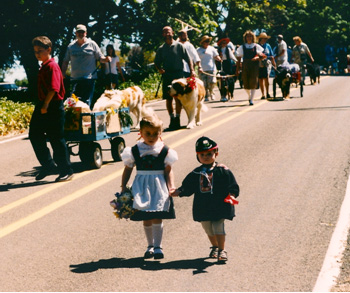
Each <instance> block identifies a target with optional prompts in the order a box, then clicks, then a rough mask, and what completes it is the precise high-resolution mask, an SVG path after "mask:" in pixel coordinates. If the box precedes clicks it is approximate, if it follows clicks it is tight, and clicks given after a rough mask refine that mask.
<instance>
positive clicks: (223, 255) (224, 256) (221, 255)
mask: <svg viewBox="0 0 350 293" xmlns="http://www.w3.org/2000/svg"><path fill="white" fill-rule="evenodd" d="M226 261H227V252H226V251H225V250H219V253H218V262H219V263H225V262H226Z"/></svg>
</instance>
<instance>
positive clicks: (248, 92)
mask: <svg viewBox="0 0 350 293" xmlns="http://www.w3.org/2000/svg"><path fill="white" fill-rule="evenodd" d="M245 91H246V92H247V95H248V99H250V90H247V89H246V90H245Z"/></svg>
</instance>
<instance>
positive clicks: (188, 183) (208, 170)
mask: <svg viewBox="0 0 350 293" xmlns="http://www.w3.org/2000/svg"><path fill="white" fill-rule="evenodd" d="M196 153H197V160H198V161H199V162H200V163H201V164H202V165H201V166H200V167H197V168H196V169H194V170H193V171H192V172H191V173H189V174H188V175H187V176H186V178H185V179H184V181H183V182H182V186H181V187H180V188H179V189H177V190H175V191H174V192H173V193H172V194H171V195H172V196H180V197H182V196H190V195H192V194H193V193H194V200H193V209H192V211H193V219H194V220H195V221H197V222H200V223H201V224H202V227H203V229H204V231H205V233H206V234H207V235H208V238H209V241H210V243H211V245H212V247H211V251H210V254H209V257H210V258H217V259H218V262H220V263H225V262H226V261H227V253H226V251H225V235H226V234H225V226H224V222H225V219H229V220H232V219H233V217H234V216H235V209H234V206H233V204H235V203H237V202H236V201H235V199H234V198H236V197H238V195H239V186H238V184H237V182H236V180H235V177H234V176H233V174H232V172H231V171H230V170H229V169H228V168H227V167H226V166H225V165H222V164H218V163H217V162H216V161H215V160H216V157H217V156H218V154H219V152H218V145H217V144H216V142H215V141H213V140H211V139H210V138H208V137H205V136H203V137H201V138H199V139H198V140H197V142H196Z"/></svg>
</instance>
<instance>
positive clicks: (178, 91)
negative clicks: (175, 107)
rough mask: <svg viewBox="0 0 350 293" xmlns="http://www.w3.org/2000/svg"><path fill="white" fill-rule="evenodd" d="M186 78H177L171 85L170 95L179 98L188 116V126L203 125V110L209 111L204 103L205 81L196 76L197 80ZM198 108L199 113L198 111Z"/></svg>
mask: <svg viewBox="0 0 350 293" xmlns="http://www.w3.org/2000/svg"><path fill="white" fill-rule="evenodd" d="M190 83H192V84H190ZM190 83H189V82H188V79H186V78H180V79H175V80H173V81H172V83H171V85H170V86H169V94H170V96H172V97H174V98H176V99H179V100H180V102H181V104H182V106H183V108H184V109H185V112H186V114H187V117H188V123H187V127H186V128H189V129H190V128H193V127H195V126H196V125H198V126H200V125H202V122H201V111H202V110H203V111H207V110H208V108H207V106H205V105H204V97H205V88H204V84H203V82H202V81H201V80H200V79H199V78H196V79H195V82H193V81H190ZM196 110H197V113H196Z"/></svg>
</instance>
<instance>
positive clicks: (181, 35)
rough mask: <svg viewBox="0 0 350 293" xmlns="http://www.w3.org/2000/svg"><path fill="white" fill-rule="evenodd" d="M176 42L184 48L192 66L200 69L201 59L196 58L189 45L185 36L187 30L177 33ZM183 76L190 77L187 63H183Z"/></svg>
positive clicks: (192, 48)
mask: <svg viewBox="0 0 350 293" xmlns="http://www.w3.org/2000/svg"><path fill="white" fill-rule="evenodd" d="M178 41H179V42H180V43H181V44H183V45H184V47H185V48H186V50H187V52H188V54H189V55H190V57H191V60H192V62H193V66H195V65H197V67H198V69H201V68H202V67H201V59H200V58H199V56H198V53H197V50H196V49H195V47H194V46H193V45H192V44H191V43H190V41H189V39H188V35H187V30H186V29H182V30H180V31H179V32H178ZM184 75H185V77H190V76H191V72H190V67H189V66H188V64H187V62H184Z"/></svg>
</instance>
